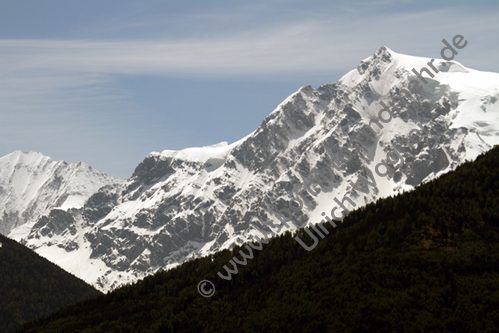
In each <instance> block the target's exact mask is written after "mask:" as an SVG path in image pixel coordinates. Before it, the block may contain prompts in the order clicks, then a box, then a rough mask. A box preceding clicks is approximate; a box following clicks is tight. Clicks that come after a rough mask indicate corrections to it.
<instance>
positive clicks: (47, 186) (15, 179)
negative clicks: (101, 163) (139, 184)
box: [0, 151, 121, 235]
mask: <svg viewBox="0 0 499 333" xmlns="http://www.w3.org/2000/svg"><path fill="white" fill-rule="evenodd" d="M120 182H121V180H120V179H117V178H114V177H111V176H108V175H106V174H104V173H101V172H98V171H96V170H94V169H92V168H91V167H90V166H88V165H86V164H84V163H81V162H78V163H71V164H68V163H66V162H63V161H60V162H55V161H52V160H51V159H50V158H49V157H47V156H44V155H42V154H40V153H36V152H29V151H16V152H13V153H11V154H9V155H6V156H4V157H2V158H0V233H2V234H4V235H8V234H9V233H10V232H11V230H12V229H16V232H17V233H20V234H23V231H24V233H26V232H29V231H30V230H31V228H32V226H33V224H34V223H35V222H36V221H37V220H38V219H39V218H40V217H42V216H44V215H46V214H48V213H50V211H51V210H52V209H55V208H57V209H58V210H61V211H67V210H69V209H71V208H79V207H81V206H83V204H84V203H85V201H86V200H87V199H88V198H89V197H90V196H91V195H92V194H93V193H95V192H96V191H97V190H98V189H99V188H101V187H102V186H104V185H111V184H119V183H120Z"/></svg>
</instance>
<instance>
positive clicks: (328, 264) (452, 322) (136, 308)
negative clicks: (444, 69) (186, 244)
mask: <svg viewBox="0 0 499 333" xmlns="http://www.w3.org/2000/svg"><path fill="white" fill-rule="evenodd" d="M498 189H499V147H496V148H494V149H492V150H491V151H490V152H488V153H487V154H486V155H481V156H479V157H478V158H477V160H476V161H475V162H472V163H471V162H467V163H464V164H463V165H461V166H460V167H458V169H457V170H456V171H455V172H452V173H449V174H446V175H444V176H442V177H440V178H439V179H437V180H434V181H431V182H429V183H427V184H425V185H422V186H418V187H417V188H416V190H414V191H411V192H409V193H404V194H402V195H398V196H396V197H390V198H387V199H383V200H378V201H377V202H376V203H372V204H369V205H368V206H366V207H365V208H363V209H359V210H357V211H354V212H352V213H351V214H350V215H349V216H348V217H347V218H346V219H345V220H344V221H343V223H341V224H340V225H339V226H338V228H336V229H333V228H332V227H330V226H327V227H328V229H329V230H330V232H331V233H330V235H329V236H327V237H326V238H325V239H323V240H322V241H321V242H320V243H319V245H318V246H317V247H316V248H315V249H314V250H313V251H311V252H307V251H305V250H304V249H303V248H302V247H301V246H300V245H299V244H298V243H297V242H296V241H295V240H294V239H293V238H292V236H291V234H290V233H286V234H285V235H282V236H279V237H276V238H274V239H272V240H270V242H269V244H268V245H264V248H263V250H262V251H253V252H254V256H255V257H254V258H253V259H252V260H249V261H248V264H247V265H246V266H239V267H238V268H239V273H238V274H237V275H233V279H232V280H231V281H225V280H222V279H220V278H219V277H218V276H217V275H216V273H217V272H218V271H220V270H222V267H223V266H224V265H227V263H228V261H229V260H230V259H231V258H232V256H233V255H234V253H237V252H238V251H239V249H240V248H239V247H238V248H236V249H234V251H222V252H220V253H217V254H214V255H212V256H209V257H206V258H201V259H198V260H194V261H191V262H187V263H185V264H183V265H181V266H179V267H177V268H176V269H173V270H170V271H168V272H161V273H158V274H156V275H154V276H150V277H147V278H145V279H144V280H142V281H139V282H138V283H137V284H135V285H129V286H125V287H122V288H120V289H118V290H116V291H114V292H113V293H110V294H107V295H103V296H100V297H98V298H96V299H92V300H87V301H83V302H80V303H78V304H77V305H73V306H70V307H67V308H65V309H63V310H62V311H60V312H59V313H57V314H54V315H52V316H49V317H47V318H45V319H40V320H39V321H34V322H31V323H30V324H28V325H26V326H25V327H24V328H23V329H22V330H21V332H235V331H238V332H271V331H273V332H498V331H499V329H498V327H499V194H498V191H499V190H498ZM300 237H302V239H304V240H306V241H307V242H308V244H310V243H311V240H310V239H309V238H307V237H308V236H306V234H304V232H303V231H300ZM244 251H245V252H247V250H244ZM223 272H224V273H225V271H223ZM203 279H209V280H211V281H213V282H214V283H215V285H216V288H217V290H216V293H215V295H214V296H213V297H211V298H204V297H201V296H200V295H199V294H198V292H197V284H198V282H199V281H200V280H203Z"/></svg>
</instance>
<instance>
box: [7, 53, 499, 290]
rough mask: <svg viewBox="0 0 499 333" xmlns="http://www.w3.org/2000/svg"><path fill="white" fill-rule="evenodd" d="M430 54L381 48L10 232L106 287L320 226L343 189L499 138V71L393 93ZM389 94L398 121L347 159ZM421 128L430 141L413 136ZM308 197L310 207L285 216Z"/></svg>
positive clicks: (391, 185)
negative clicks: (230, 132)
mask: <svg viewBox="0 0 499 333" xmlns="http://www.w3.org/2000/svg"><path fill="white" fill-rule="evenodd" d="M428 61H430V59H429V58H420V57H412V56H407V55H402V54H398V53H395V52H393V51H391V50H389V49H388V48H386V47H382V48H380V49H379V50H378V51H377V52H375V53H374V54H373V55H372V56H371V57H369V58H367V59H365V60H363V61H362V62H361V63H360V64H359V66H358V67H357V68H355V69H353V70H352V71H350V72H348V73H347V74H346V75H345V76H343V77H342V78H341V79H340V80H339V81H338V82H336V83H334V84H325V85H322V86H320V87H318V88H317V89H312V88H311V87H310V86H306V87H302V88H300V89H299V90H298V91H297V92H295V93H294V94H292V95H291V96H289V97H288V98H286V99H285V100H284V101H283V102H282V103H281V104H280V105H279V106H277V108H276V109H275V110H274V111H273V112H272V113H270V115H269V116H267V117H266V118H265V119H264V121H263V122H262V124H261V125H260V126H259V127H258V128H257V129H256V130H255V131H254V132H252V133H250V134H249V135H247V136H246V137H244V138H243V139H241V140H239V141H237V142H235V143H232V144H227V143H221V144H219V145H214V146H209V147H201V148H189V149H184V150H181V151H170V150H166V151H162V152H153V153H151V154H149V155H148V156H147V157H146V158H145V159H144V160H143V161H142V162H141V163H140V164H139V165H138V166H137V168H136V169H135V172H134V173H133V175H132V177H131V178H129V179H127V180H125V181H124V182H118V183H115V184H109V185H107V186H105V187H102V188H100V189H99V190H96V192H95V193H94V194H93V195H92V196H91V197H90V198H88V200H87V201H86V202H85V204H84V205H83V206H82V207H81V208H77V209H76V208H75V209H70V210H67V211H64V210H60V209H54V210H51V211H50V212H48V213H45V214H44V215H45V216H43V217H41V218H39V219H38V221H36V223H32V224H29V228H24V229H22V228H23V227H22V226H20V227H16V228H14V229H12V231H11V232H10V235H11V236H13V237H14V238H16V239H18V240H20V241H22V242H23V243H24V244H26V245H27V246H29V247H30V248H32V249H34V250H36V251H37V252H38V253H39V254H41V255H43V256H45V257H46V258H48V259H49V260H51V261H53V262H55V263H57V264H58V265H60V266H61V267H63V268H65V269H67V270H68V271H70V272H72V273H73V274H75V275H77V276H79V277H81V278H82V279H84V280H85V281H87V282H89V283H91V284H93V285H94V286H96V287H97V288H99V289H100V290H103V291H107V290H111V289H113V288H116V287H117V286H120V285H122V284H124V283H127V282H132V281H135V280H137V279H139V278H142V277H144V276H146V275H148V274H152V273H154V272H157V271H159V270H162V269H168V268H170V267H173V266H176V265H178V264H180V263H182V262H184V261H186V260H189V259H192V258H196V257H199V256H203V255H207V254H209V253H214V252H216V251H220V250H222V249H226V248H231V247H233V246H234V245H235V244H242V243H243V242H245V241H248V240H256V239H257V238H259V237H260V235H261V233H262V232H267V233H268V234H271V233H273V234H280V233H283V232H285V231H286V230H296V228H297V226H299V225H302V224H303V223H305V222H309V223H317V222H320V221H321V220H322V219H323V216H322V213H323V212H329V211H331V209H332V208H334V207H335V206H337V204H336V202H335V200H334V199H338V200H342V198H344V197H345V196H348V197H349V198H351V199H352V200H353V202H354V203H355V205H356V207H360V206H362V205H365V204H366V203H369V202H372V201H375V200H376V199H378V198H380V197H386V196H389V195H393V194H395V193H398V192H400V191H402V190H408V189H412V188H414V186H416V185H418V184H420V183H421V182H424V181H426V180H429V179H432V178H434V177H437V176H439V175H441V174H443V173H445V172H448V171H450V170H453V169H455V168H456V167H457V166H458V165H459V164H461V163H463V162H464V161H465V160H466V159H468V160H471V159H474V158H475V157H476V156H477V155H478V154H480V153H481V152H484V151H487V150H489V149H490V148H491V147H492V146H493V145H495V144H499V102H498V99H499V90H498V89H499V74H496V73H488V72H479V71H475V70H472V69H469V68H466V67H464V66H463V65H461V64H459V63H457V62H454V61H450V62H449V61H444V60H439V59H436V60H435V62H434V64H435V66H437V68H438V69H439V71H440V72H439V73H438V74H436V75H435V77H434V78H431V79H428V81H429V83H428V84H427V85H425V86H424V88H423V91H422V92H421V93H420V94H418V95H415V96H414V99H413V100H411V101H408V102H407V103H405V104H404V103H400V102H398V101H396V98H395V96H398V95H399V91H400V89H402V88H406V87H407V83H408V82H409V81H410V80H412V79H414V78H415V76H414V74H413V73H412V69H413V68H416V69H420V68H422V67H424V66H426V64H427V62H428ZM444 63H445V66H444ZM381 102H383V103H385V104H389V103H390V102H394V103H395V106H396V110H395V111H394V118H393V119H392V120H391V121H390V122H389V123H386V124H383V125H384V126H383V128H382V129H380V130H377V131H379V133H378V135H377V137H376V139H375V141H374V142H373V143H372V146H370V147H369V149H367V150H362V149H359V150H356V151H355V155H354V156H353V158H352V159H351V160H350V161H348V162H347V163H343V162H341V161H340V160H339V154H338V152H339V151H340V150H341V149H342V148H343V147H346V146H348V145H349V143H352V142H356V141H357V139H358V137H359V135H362V133H365V131H366V129H368V127H369V125H368V124H369V122H370V120H371V119H373V118H375V117H377V115H378V112H379V110H380V109H381V106H380V103H381ZM417 124H419V125H420V126H421V127H422V128H423V133H424V137H423V139H422V140H421V142H420V143H419V144H417V145H410V144H408V143H407V142H408V140H407V139H408V134H409V132H410V131H411V130H412V129H415V128H418V126H417ZM395 145H396V146H397V147H400V148H401V149H402V150H403V158H404V164H403V165H400V166H397V168H395V171H394V172H393V174H390V175H388V176H387V177H380V176H378V175H377V174H376V173H375V172H374V167H375V166H376V165H377V164H378V163H379V162H380V161H381V160H382V159H385V158H386V156H387V153H388V152H390V151H391V150H392V148H393V147H394V146H395ZM2 170H3V169H2ZM367 170H370V171H371V172H372V174H373V175H374V180H375V182H376V186H375V187H370V186H369V187H368V191H366V192H362V191H359V190H358V188H359V187H358V186H357V189H356V188H355V187H354V186H352V184H356V182H357V180H358V179H359V177H360V176H363V177H367V176H368V175H367V173H366V172H367ZM2 177H3V176H2ZM2 181H3V180H2ZM313 184H316V185H313ZM357 185H358V184H357ZM314 186H320V188H321V191H315V190H314ZM297 196H299V197H300V198H302V201H303V207H301V209H299V211H297V212H296V213H295V214H294V215H293V216H288V215H287V213H286V208H287V207H288V202H289V201H290V200H291V199H292V198H294V197H297ZM64 200H66V199H64ZM60 201H61V203H60V205H62V203H63V202H62V201H63V199H60ZM42 202H43V200H42ZM347 205H348V204H347ZM349 208H350V209H351V208H353V207H351V206H349ZM46 212H47V211H46ZM28 229H29V230H28ZM20 230H21V231H20Z"/></svg>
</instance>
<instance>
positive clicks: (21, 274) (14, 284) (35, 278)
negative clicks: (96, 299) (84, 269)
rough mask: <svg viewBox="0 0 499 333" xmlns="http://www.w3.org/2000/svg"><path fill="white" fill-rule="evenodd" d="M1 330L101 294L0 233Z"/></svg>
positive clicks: (6, 330)
mask: <svg viewBox="0 0 499 333" xmlns="http://www.w3.org/2000/svg"><path fill="white" fill-rule="evenodd" d="M0 243H1V244H2V246H1V247H0V332H1V333H4V332H13V331H14V330H15V328H16V327H18V326H19V325H20V324H21V323H23V322H25V321H26V320H30V319H33V318H36V317H39V316H41V315H47V314H50V313H52V312H54V311H56V310H59V309H60V308H61V307H63V306H66V305H69V304H71V303H75V302H77V301H79V300H81V299H84V298H89V297H93V296H97V295H99V294H101V293H100V292H99V291H97V290H96V289H94V288H93V287H92V286H90V285H88V284H86V283H85V282H84V281H82V280H80V279H78V278H77V277H75V276H73V275H71V274H69V273H68V272H66V271H64V270H63V269H62V268H60V267H58V266H56V265H54V264H53V263H51V262H50V261H48V260H46V259H45V258H42V257H40V256H39V255H38V254H36V253H35V252H33V251H31V250H30V249H28V248H26V247H25V246H23V245H21V244H19V243H17V242H16V241H14V240H11V239H8V238H6V237H4V236H2V235H0Z"/></svg>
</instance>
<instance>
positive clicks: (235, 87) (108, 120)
mask: <svg viewBox="0 0 499 333" xmlns="http://www.w3.org/2000/svg"><path fill="white" fill-rule="evenodd" d="M498 9H499V2H497V1H494V0H484V1H475V2H471V1H470V2H468V1H424V0H423V1H410V0H400V1H396V0H373V1H356V0H353V1H278V0H266V1H216V0H215V1H105V0H104V1H102V0H100V1H90V0H89V1H70V0H61V1H58V0H57V1H56V0H53V1H34V0H33V1H23V0H15V1H14V0H13V1H2V0H0V156H3V155H5V154H8V153H10V152H12V151H15V150H33V151H39V152H41V153H43V154H45V155H48V156H50V157H52V158H53V159H55V160H65V161H68V162H75V161H83V162H86V163H88V164H90V165H92V166H93V167H95V168H96V169H98V170H100V171H103V172H106V173H108V174H111V175H115V176H119V177H129V176H130V175H131V174H132V172H133V170H134V168H135V167H136V166H137V164H138V163H139V162H140V161H142V160H143V158H144V157H145V156H146V155H147V154H148V153H149V152H151V151H161V150H164V149H182V148H187V147H192V146H206V145H212V144H215V143H218V142H220V141H228V142H229V143H231V142H234V141H237V140H238V139H240V138H242V137H244V136H246V135H247V134H249V133H251V132H252V131H253V130H255V129H256V128H257V127H258V126H259V125H260V124H261V122H262V120H263V119H264V118H265V117H266V116H267V115H268V114H269V113H270V112H272V111H273V110H274V109H275V107H276V106H277V105H278V104H279V103H280V102H281V101H283V100H284V99H285V98H286V97H287V96H289V95H290V94H292V93H293V92H295V91H296V90H298V89H299V88H300V87H301V86H304V85H311V86H313V87H314V88H315V87H318V86H319V85H321V84H324V83H334V82H335V81H337V80H338V79H339V78H340V77H341V76H342V75H344V74H345V73H346V72H348V71H349V70H351V69H352V68H354V67H356V66H357V65H358V63H359V62H360V61H361V60H362V59H364V58H366V57H368V56H370V55H371V54H372V53H374V52H375V51H376V50H377V49H378V48H379V47H380V46H382V45H386V46H387V47H389V48H390V49H392V50H393V51H395V52H399V53H404V54H411V55H416V56H425V57H434V58H440V50H441V48H442V47H443V44H442V42H441V41H442V39H443V38H446V39H447V40H451V39H452V37H453V36H454V35H456V34H461V35H463V36H464V37H465V38H466V39H467V40H468V45H467V46H466V48H464V49H462V50H461V51H459V55H458V56H456V59H455V60H457V61H458V62H460V63H462V64H463V65H465V66H467V67H470V68H474V69H478V70H485V71H494V72H499V62H498V61H497V59H498V58H499V57H498V55H499V11H498Z"/></svg>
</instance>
